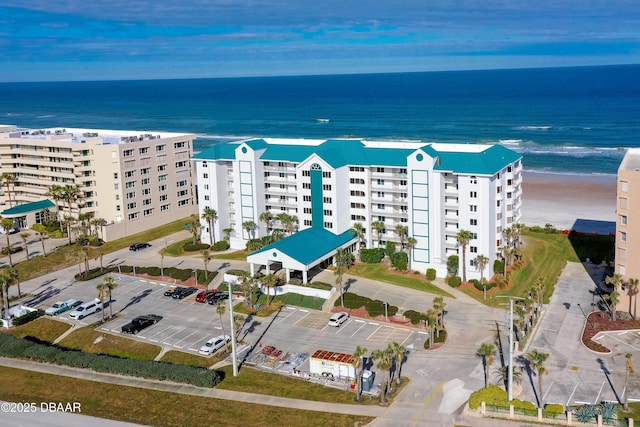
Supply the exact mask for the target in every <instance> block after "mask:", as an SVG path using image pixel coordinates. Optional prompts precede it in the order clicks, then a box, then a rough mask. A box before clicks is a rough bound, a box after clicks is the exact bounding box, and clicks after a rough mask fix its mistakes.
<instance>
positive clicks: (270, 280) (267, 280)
mask: <svg viewBox="0 0 640 427" xmlns="http://www.w3.org/2000/svg"><path fill="white" fill-rule="evenodd" d="M260 281H261V282H262V284H263V285H264V286H265V287H266V288H267V305H270V304H271V302H272V301H273V298H275V294H276V292H275V287H276V286H277V285H278V276H276V275H275V274H273V273H269V274H267V275H266V276H264V277H263V278H261V279H260ZM271 288H273V290H274V292H273V297H272V298H271V299H270V298H269V297H270V295H271Z"/></svg>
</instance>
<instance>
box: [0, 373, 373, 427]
mask: <svg viewBox="0 0 640 427" xmlns="http://www.w3.org/2000/svg"><path fill="white" fill-rule="evenodd" d="M0 378H2V379H3V383H4V384H19V385H20V386H19V387H11V386H7V387H2V388H1V389H0V399H2V400H5V401H10V402H37V403H40V402H56V403H57V402H79V403H80V405H81V409H82V414H83V415H91V416H96V417H104V418H110V419H114V420H119V421H126V422H132V423H139V424H144V425H153V426H181V427H192V426H193V427H201V426H203V425H224V426H237V425H250V426H254V427H262V426H265V427H272V426H274V425H286V426H294V425H304V426H309V427H314V426H336V427H341V426H344V427H351V426H354V425H366V424H368V423H369V422H371V421H373V419H374V418H373V417H361V416H355V415H341V414H333V413H327V412H316V411H304V410H300V409H292V408H281V407H277V406H267V405H259V404H253V403H246V402H236V401H232V400H219V399H213V398H208V397H201V396H192V395H182V394H176V393H169V392H164V391H156V390H148V389H140V388H135V387H129V386H123V385H118V384H107V383H100V382H96V381H88V380H81V379H76V378H68V377H61V376H56V375H50V374H43V373H40V372H32V371H25V370H21V369H13V368H5V367H0Z"/></svg>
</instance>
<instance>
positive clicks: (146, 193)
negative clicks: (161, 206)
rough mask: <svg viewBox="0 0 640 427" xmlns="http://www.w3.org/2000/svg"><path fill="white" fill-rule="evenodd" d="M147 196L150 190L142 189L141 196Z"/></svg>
mask: <svg viewBox="0 0 640 427" xmlns="http://www.w3.org/2000/svg"><path fill="white" fill-rule="evenodd" d="M149 194H151V189H150V188H143V189H142V195H143V196H147V195H149Z"/></svg>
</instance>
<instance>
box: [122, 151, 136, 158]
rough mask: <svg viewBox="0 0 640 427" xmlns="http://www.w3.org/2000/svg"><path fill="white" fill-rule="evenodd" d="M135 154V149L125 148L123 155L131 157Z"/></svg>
mask: <svg viewBox="0 0 640 427" xmlns="http://www.w3.org/2000/svg"><path fill="white" fill-rule="evenodd" d="M131 156H133V150H123V151H122V157H131Z"/></svg>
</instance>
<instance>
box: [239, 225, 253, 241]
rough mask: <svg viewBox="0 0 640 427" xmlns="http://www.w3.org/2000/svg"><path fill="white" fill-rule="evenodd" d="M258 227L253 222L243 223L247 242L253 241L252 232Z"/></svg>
mask: <svg viewBox="0 0 640 427" xmlns="http://www.w3.org/2000/svg"><path fill="white" fill-rule="evenodd" d="M255 227H256V223H255V222H253V221H245V222H243V223H242V228H244V229H245V231H246V232H247V240H251V230H253V229H254V228H255Z"/></svg>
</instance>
